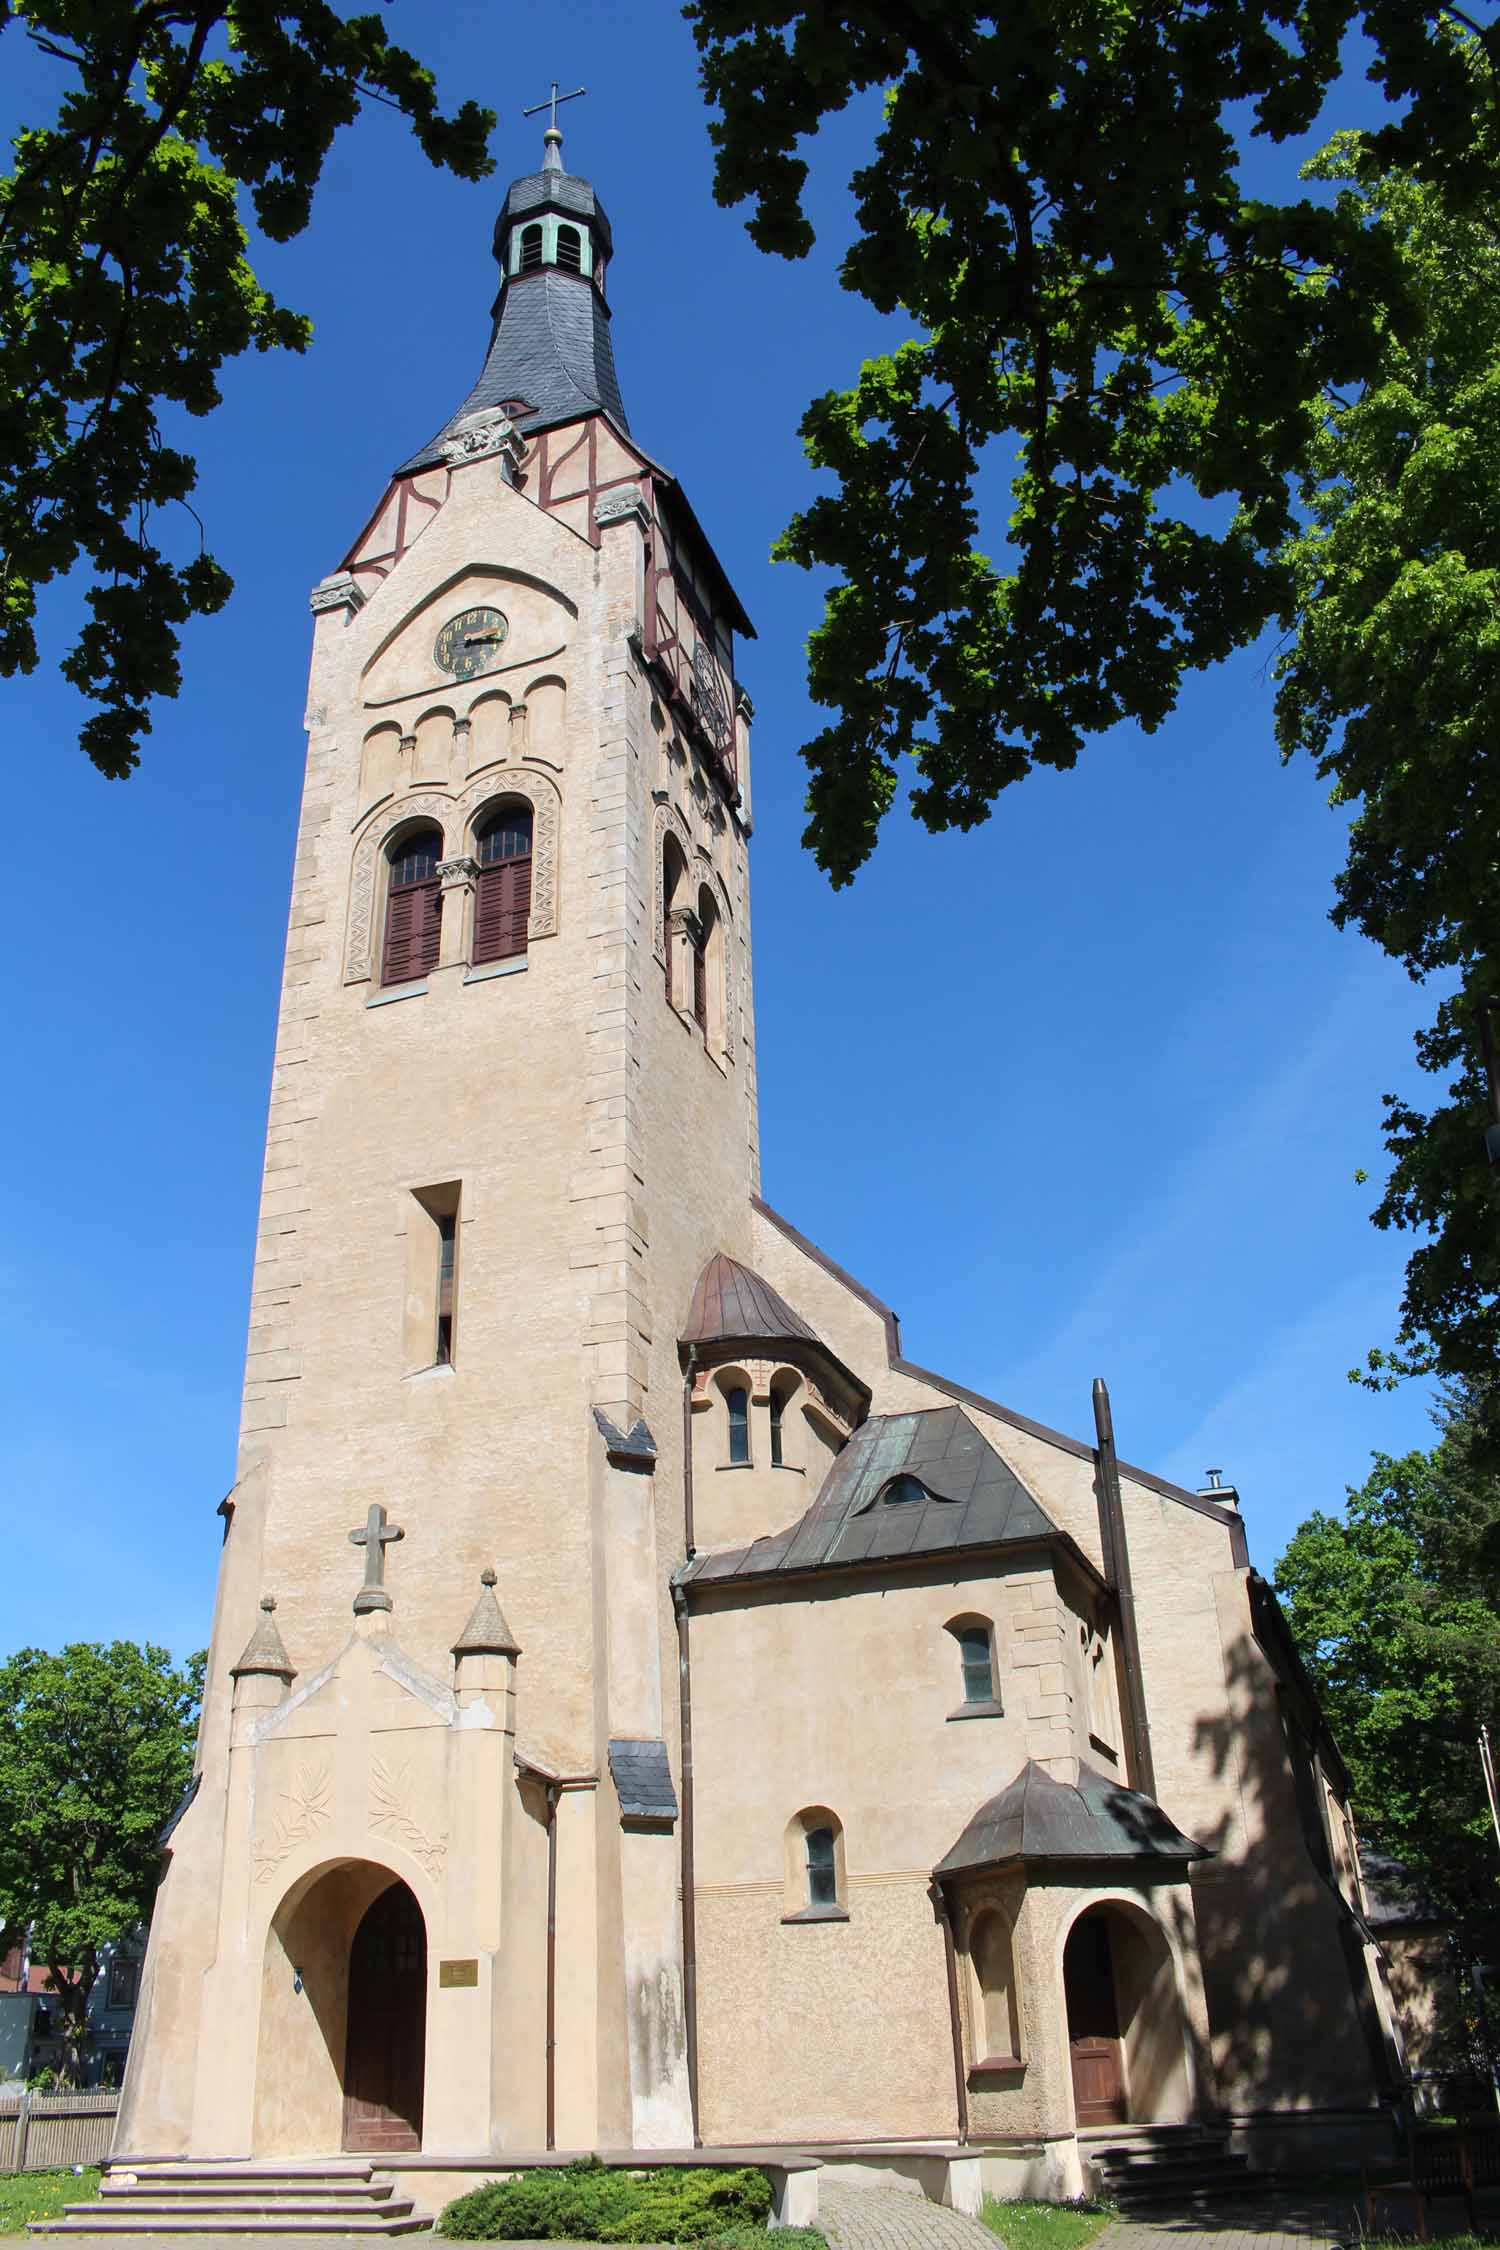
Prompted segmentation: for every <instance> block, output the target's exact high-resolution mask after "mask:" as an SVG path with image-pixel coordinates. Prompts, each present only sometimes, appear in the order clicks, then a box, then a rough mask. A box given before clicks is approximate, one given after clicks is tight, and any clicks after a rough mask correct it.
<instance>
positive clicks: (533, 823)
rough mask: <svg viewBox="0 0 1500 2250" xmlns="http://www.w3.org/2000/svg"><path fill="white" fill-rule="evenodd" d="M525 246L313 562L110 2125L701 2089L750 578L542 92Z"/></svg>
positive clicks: (751, 1144)
mask: <svg viewBox="0 0 1500 2250" xmlns="http://www.w3.org/2000/svg"><path fill="white" fill-rule="evenodd" d="M495 253H496V258H497V261H498V263H499V268H500V284H499V292H498V295H497V298H496V300H495V305H494V308H493V327H492V331H491V337H490V343H489V348H488V351H487V353H486V356H485V360H484V365H483V367H482V369H481V371H480V374H479V377H478V379H477V381H476V382H475V384H474V386H473V388H472V389H471V390H470V392H469V394H468V396H467V398H465V399H464V401H463V403H462V404H461V406H460V407H459V408H458V409H457V411H456V412H455V413H454V414H453V415H452V416H451V417H450V418H449V419H448V420H447V421H446V422H445V423H444V424H443V427H442V428H441V429H440V430H439V431H438V432H437V434H436V436H435V437H434V438H433V439H432V440H431V442H430V443H429V444H427V445H425V446H423V447H422V448H421V450H420V451H418V452H416V453H414V454H412V455H411V456H410V457H409V458H408V459H407V460H405V461H404V462H403V464H402V466H401V467H400V468H398V469H397V470H396V471H395V473H394V475H393V476H392V477H391V478H390V480H389V481H388V483H387V484H386V486H385V488H384V490H383V492H382V493H381V495H380V498H379V500H378V502H377V504H376V506H375V508H374V511H373V513H372V515H371V516H370V519H369V521H368V523H367V524H366V525H365V527H364V529H363V530H362V531H361V532H360V533H359V534H358V536H357V537H356V538H355V539H354V540H353V542H352V544H351V546H350V547H349V549H348V552H347V553H346V554H345V556H344V557H343V559H342V561H341V562H340V564H339V567H338V568H337V569H336V570H334V571H332V572H331V573H330V575H329V576H327V577H326V578H325V579H323V581H322V582H321V583H320V584H319V585H318V586H317V587H316V588H315V589H314V591H313V595H312V608H313V613H314V623H313V636H314V637H313V655H312V667H311V679H310V684H309V690H308V699H307V711H306V726H307V734H308V751H307V769H306V781H305V786H304V791H303V798H302V811H301V821H300V826H299V833H298V841H297V851H296V861H295V866H294V871H293V881H292V897H291V912H290V919H289V927H288V936H287V949H286V963H285V971H284V978H283V987H282V999H281V1013H280V1020H279V1027H278V1034H277V1044H276V1058H275V1067H274V1072H273V1078H272V1088H271V1099H270V1116H269V1126H268V1132H267V1145H266V1163H265V1175H264V1187H263V1192H262V1199H261V1211H260V1226H259V1234H258V1240H257V1247H256V1255H255V1265H254V1274H253V1282H252V1300H251V1316H250V1334H249V1346H248V1353H247V1359H246V1372H245V1389H244V1406H243V1413H242V1420H241V1436H240V1448H239V1456H238V1467H237V1478H236V1482H235V1485H234V1489H233V1491H232V1492H231V1494H230V1495H229V1498H228V1499H227V1500H226V1502H225V1503H224V1506H223V1510H222V1513H223V1515H224V1518H225V1535H224V1548H223V1559H222V1565H221V1572H220V1580H219V1591H218V1597H217V1604H216V1612H215V1619H214V1629H213V1640H212V1647H211V1652H210V1669H209V1679H208V1686H207V1691H206V1700H205V1707H204V1716H203V1721H202V1727H201V1732H200V1742H199V1762H198V1771H197V1777H196V1780H195V1783H194V1791H193V1794H192V1796H191V1798H190V1800H189V1801H188V1802H187V1803H186V1805H185V1806H184V1807H183V1808H182V1810H181V1811H180V1814H179V1816H178V1817H177V1819H176V1821H175V1823H174V1826H173V1829H172V1832H171V1835H170V1838H169V1842H168V1855H169V1856H168V1863H167V1867H166V1872H165V1875H164V1878H163V1884H162V1889H161V1892H160V1895H159V1902H158V1908H157V1912H156V1916H155V1920H154V1923H153V1929H152V1937H151V1947H150V1954H149V1959H148V1965H147V1971H146V1977H145V1981H144V1986H143V1994H142V2002H141V2009H140V2014H139V2017H138V2025H137V2035H136V2045H135V2051H134V2053H133V2055H132V2060H131V2066H130V2073H129V2079H128V2084H127V2088H126V2094H125V2099H124V2106H123V2112H122V2121H121V2130H120V2148H121V2152H122V2153H140V2154H146V2153H160V2154H168V2153H180V2154H184V2155H194V2156H209V2155H212V2156H234V2155H243V2156H254V2157H279V2156H292V2155H297V2156H316V2155H325V2154H336V2153H337V2152H338V2151H339V2150H340V2149H342V2148H354V2149H358V2148H366V2147H379V2148H390V2149H397V2148H418V2147H420V2148H421V2149H422V2150H423V2151H425V2152H427V2153H430V2154H436V2155H449V2156H453V2157H455V2158H457V2157H473V2158H474V2159H475V2160H476V2161H478V2162H483V2161H486V2160H488V2159H491V2158H493V2157H496V2156H499V2155H503V2154H504V2153H505V2152H506V2151H507V2150H510V2149H531V2150H537V2149H541V2148H543V2147H546V2146H556V2147H557V2148H560V2149H567V2148H572V2149H586V2148H591V2147H599V2146H616V2147H619V2146H638V2147H642V2148H646V2147H652V2146H656V2147H661V2146H681V2145H683V2144H685V2143H688V2142H690V2141H691V2138H692V2133H693V2127H694V2120H693V2116H692V2112H691V2101H690V2091H689V2073H688V2068H687V2055H686V2038H687V2034H686V2029H685V2024H686V2016H685V2010H684V1994H683V1945H682V1931H681V1908H680V1902H679V1896H678V1886H679V1849H680V1804H681V1784H682V1778H683V1777H682V1767H681V1746H680V1743H679V1740H678V1722H677V1704H676V1690H675V1677H676V1654H675V1640H674V1631H675V1628H674V1620H673V1613H672V1605H671V1599H670V1593H669V1581H670V1578H671V1574H672V1572H673V1570H674V1569H675V1568H676V1567H677V1566H678V1565H679V1564H680V1563H681V1562H682V1561H683V1559H684V1523H685V1520H686V1519H685V1516H684V1499H685V1475H686V1464H685V1461H684V1449H683V1427H684V1421H685V1412H684V1393H683V1375H682V1369H681V1362H680V1360H679V1356H678V1338H679V1336H680V1335H681V1334H683V1333H684V1330H685V1326H686V1322H687V1315H688V1308H689V1304H690V1301H691V1299H692V1294H693V1286H694V1282H695V1279H696V1277H697V1275H698V1274H699V1272H700V1270H701V1269H702V1267H703V1265H704V1263H705V1260H706V1259H708V1258H709V1257H710V1256H711V1255H712V1254H713V1253H715V1252H717V1251H721V1250H722V1251H727V1252H728V1253H729V1254H731V1255H733V1256H737V1257H742V1258H746V1257H748V1256H749V1254H750V1250H751V1242H750V1227H751V1223H752V1220H751V1197H752V1196H753V1194H754V1193H755V1190H756V1187H757V1152H756V1098H755V1043H754V1017H753V1010H752V1001H751V956H750V923H749V872H748V848H749V837H750V773H749V731H748V730H749V718H750V706H749V702H748V700H747V698H746V696H745V695H744V693H743V691H742V690H741V688H740V687H739V685H738V680H737V674H736V651H737V648H738V645H739V643H740V641H741V640H743V639H744V638H745V637H746V636H747V635H749V634H750V633H751V630H752V629H751V627H750V624H749V621H748V619H747V618H746V617H745V614H744V612H743V610H742V608H741V606H740V603H739V601H738V599H737V598H736V596H735V593H734V591H733V588H732V587H731V586H730V584H729V581H728V579H727V577H726V575H725V573H724V570H723V568H722V567H721V565H720V563H719V562H718V560H717V558H716V556H715V554H714V552H713V549H712V547H711V546H710V544H709V541H708V539H707V537H706V535H705V534H704V532H703V530H702V528H701V527H700V525H699V523H698V521H697V518H696V517H695V515H694V514H693V511H692V509H691V507H690V506H689V504H688V501H687V499H686V497H685V495H684V493H683V492H682V490H681V487H680V486H679V484H678V483H677V480H676V479H675V477H674V476H673V475H672V474H671V473H670V471H668V470H667V469H665V468H663V467H662V465H661V464H660V462H659V461H657V460H656V459H654V458H653V457H652V456H651V455H649V454H647V453H646V452H645V451H644V450H643V449H642V448H641V447H640V446H639V444H638V443H637V442H636V441H635V439H634V438H633V437H632V435H631V432H630V427H629V424H628V422H627V419H626V414H625V408H624V404H623V401H622V398H621V393H620V386H619V382H618V379H617V377H616V372H615V363H614V355H613V347H612V343H611V335H610V311H609V305H608V302H607V299H606V295H605V284H606V280H607V279H611V278H612V268H613V256H614V244H613V239H612V236H611V231H610V226H609V221H608V219H607V217H606V216H605V213H604V210H603V208H602V206H601V205H600V203H599V200H598V198H597V196H596V195H595V193H594V190H593V188H592V186H591V185H590V184H589V182H588V181H587V180H584V179H582V178H580V177H578V176H577V175H576V174H573V173H571V172H569V171H567V170H565V168H564V166H563V161H562V136H561V134H560V133H559V132H558V131H557V130H556V126H555V122H554V124H553V125H552V126H551V127H550V128H549V129H548V131H547V132H546V135H545V139H544V159H543V163H542V166H541V169H540V170H539V171H537V172H534V173H531V174H528V175H527V176H526V177H524V178H521V179H518V180H516V181H514V182H513V183H512V185H511V187H510V190H509V193H508V194H507V196H506V199H505V203H504V206H503V208H502V211H501V214H500V218H499V222H498V224H497V227H496V231H495ZM399 434H400V433H399V432H393V436H396V437H398V438H399ZM549 1901H550V1906H549ZM549 1923H550V1929H551V1933H552V1934H551V1936H550V1937H549ZM387 1958H389V1960H390V1961H395V1960H397V1959H398V1958H399V1961H400V1963H401V1964H402V1966H401V1968H400V1973H399V1976H398V1975H396V1974H395V1972H391V1980H392V1981H391V1990H392V1991H393V1992H397V1991H399V1993H400V1994H401V1995H403V1996H404V1997H402V1998H401V2000H400V2006H401V2007H403V2008H405V2009H406V2010H407V2011H408V2013H409V2019H410V2020H409V2022H407V2023H406V2028H405V2030H404V2032H403V2034H402V2038H401V2040H400V2041H398V2045H399V2046H400V2048H401V2052H402V2055H403V2056H404V2058H405V2059H404V2060H403V2062H402V2064H401V2067H400V2069H399V2070H397V2069H394V2068H392V2069H386V2066H385V2065H383V2064H382V2063H381V2061H380V2058H379V2056H378V2055H377V2054H376V2053H375V2050H374V2048H373V2047H372V2046H371V2044H370V2042H371V2041H372V2040H373V2039H375V2037H376V2034H375V2033H374V2032H372V2031H371V2030H370V2029H369V2026H370V2024H371V2022H372V2021H374V2020H375V2018H374V2017H372V2014H371V2008H372V2002H371V1995H370V1991H369V1990H368V1989H367V1984H368V1980H369V1979H370V1978H372V1977H375V1976H377V1975H379V1974H380V1973H382V1972H381V1971H380V1968H379V1964H380V1963H381V1962H382V1961H386V1960H387ZM395 2004H396V2003H395V2002H394V2001H393V2002H392V2005H393V2006H394V2005H395ZM378 2013H379V2011H378V2010H377V2011H376V2014H377V2016H378ZM380 2020H381V2021H383V2020H384V2018H380ZM414 2057H415V2060H413V2058H414ZM418 2066H420V2067H418ZM383 2070H385V2076H382V2071H383ZM382 2136H383V2137H382Z"/></svg>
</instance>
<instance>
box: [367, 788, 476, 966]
mask: <svg viewBox="0 0 1500 2250" xmlns="http://www.w3.org/2000/svg"><path fill="white" fill-rule="evenodd" d="M389 805H390V800H389V799H383V800H382V803H381V805H380V806H379V807H376V808H372V809H374V810H384V809H385V808H386V807H388V806H389ZM453 811H454V805H453V799H452V798H451V797H449V796H441V797H438V796H431V797H408V798H407V799H406V801H405V803H404V804H402V805H400V806H399V807H396V808H393V809H390V810H387V811H386V817H385V819H384V820H383V821H380V822H375V823H372V824H371V826H370V827H369V828H367V829H366V830H365V833H364V835H363V836H362V837H361V838H360V840H359V842H358V843H357V844H356V845H355V847H354V872H353V874H352V876H351V877H350V881H349V927H348V930H347V932H346V935H345V939H344V982H345V984H362V983H363V982H364V980H365V978H366V977H367V976H368V975H369V973H370V956H371V952H372V949H373V946H374V942H375V939H374V913H375V869H376V866H377V864H378V862H379V858H380V852H381V847H382V846H383V844H384V843H385V840H386V838H387V837H388V836H389V835H390V834H391V831H392V830H393V829H395V828H397V827H399V826H400V825H401V824H402V822H404V821H408V820H412V819H419V818H425V819H428V820H435V821H436V822H437V824H438V826H439V827H440V828H443V829H444V830H445V831H446V830H447V828H448V826H449V825H450V824H451V822H452V818H453Z"/></svg>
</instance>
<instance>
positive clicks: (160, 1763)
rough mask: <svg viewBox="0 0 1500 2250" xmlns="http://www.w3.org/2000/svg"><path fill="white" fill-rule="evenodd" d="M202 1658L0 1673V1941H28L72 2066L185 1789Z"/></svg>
mask: <svg viewBox="0 0 1500 2250" xmlns="http://www.w3.org/2000/svg"><path fill="white" fill-rule="evenodd" d="M203 1663H204V1659H203V1657H202V1655H201V1654H200V1655H197V1656H193V1657H189V1659H188V1660H187V1662H186V1663H185V1664H183V1665H180V1666H179V1665H174V1664H173V1663H172V1661H171V1658H170V1657H169V1655H168V1653H167V1651H166V1650H165V1649H162V1648H153V1647H150V1646H147V1647H144V1648H140V1647H137V1646H136V1645H135V1643H134V1642H131V1641H113V1642H111V1643H109V1644H108V1645H105V1644H103V1643H100V1642H95V1641H75V1642H72V1643H70V1644H69V1646H68V1647H66V1648H64V1649H61V1650H60V1651H59V1652H58V1653H57V1654H56V1655H50V1654H48V1653H47V1652H46V1651H45V1650H43V1649H36V1648H26V1649H22V1650H21V1651H20V1652H19V1653H18V1654H17V1655H15V1656H13V1657H11V1658H10V1659H9V1660H8V1662H6V1663H4V1664H0V1943H3V1945H7V1946H8V1945H10V1944H12V1943H14V1942H16V1941H17V1940H18V1939H19V1938H20V1937H21V1936H22V1935H23V1934H24V1933H26V1932H27V1931H29V1932H30V1943H31V1952H32V1958H33V1959H34V1960H38V1961H42V1962H45V1964H46V1966H47V1968H48V1969H49V1971H50V1972H51V1978H52V1982H53V1985H54V1987H55V1988H56V1991H57V1996H58V2004H59V2008H60V2011H61V2013H62V2017H63V2021H64V2027H65V2036H66V2038H67V2041H68V2045H69V2048H70V2050H71V2061H72V2065H73V2067H74V2069H75V2070H76V2068H77V2063H78V2056H79V2051H80V2049H81V2046H82V2042H83V2038H84V2034H85V2031H86V2028H87V2007H88V1997H89V1992H90V1990H91V1989H92V1986H93V1983H94V1979H95V1977H96V1976H97V1975H98V1973H99V1967H100V1963H101V1959H102V1951H103V1948H104V1946H105V1945H107V1944H111V1943H114V1942H116V1941H118V1940H119V1939H120V1938H123V1937H125V1936H126V1935H127V1934H128V1933H129V1932H130V1931H131V1930H132V1929H134V1928H135V1926H136V1924H137V1923H140V1922H143V1921H146V1920H147V1919H148V1918H149V1916H150V1912H151V1902H152V1899H153V1896H154V1894H155V1890H156V1883H157V1877H158V1875H159V1873H160V1868H161V1850H160V1845H159V1842H158V1839H159V1837H160V1835H161V1832H162V1829H163V1827H164V1826H165V1824H166V1822H167V1821H168V1819H169V1818H170V1817H171V1814H172V1812H173V1810H174V1808H175V1807H176V1805H177V1804H178V1803H179V1801H180V1799H181V1797H182V1794H183V1791H184V1790H185V1789H186V1787H187V1785H188V1781H189V1779H190V1777H191V1774H192V1766H193V1743H194V1738H195V1735H196V1729H197V1716H198V1706H199V1702H200V1700H201V1697H202V1692H203Z"/></svg>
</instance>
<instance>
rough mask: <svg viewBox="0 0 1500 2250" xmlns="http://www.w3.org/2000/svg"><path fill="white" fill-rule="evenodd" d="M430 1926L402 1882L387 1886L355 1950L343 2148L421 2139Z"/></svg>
mask: <svg viewBox="0 0 1500 2250" xmlns="http://www.w3.org/2000/svg"><path fill="white" fill-rule="evenodd" d="M426 2043H427V1930H426V1926H425V1924H424V1923H423V1920H422V1909H421V1908H420V1907H419V1906H418V1904H417V1902H416V1900H415V1899H414V1898H413V1897H412V1894H411V1892H410V1891H409V1890H408V1889H407V1887H406V1885H405V1884H404V1883H392V1885H391V1887H390V1889H389V1890H388V1891H382V1892H381V1894H380V1896H379V1898H378V1899H376V1901H375V1903H374V1905H373V1906H372V1907H370V1908H369V1909H368V1910H367V1912H366V1914H365V1917H364V1920H363V1921H362V1922H361V1923H360V1925H359V1928H358V1929H357V1930H356V1931H355V1933H354V1943H353V1945H352V1946H351V1947H350V1949H349V2031H348V2038H347V2041H346V2043H345V2051H344V2146H345V2148H346V2149H403V2148H420V2147H421V2145H422V2077H423V2066H424V2061H425V2049H426Z"/></svg>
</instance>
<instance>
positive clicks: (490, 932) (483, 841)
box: [473, 805, 531, 963]
mask: <svg viewBox="0 0 1500 2250" xmlns="http://www.w3.org/2000/svg"><path fill="white" fill-rule="evenodd" d="M474 857H475V858H476V860H477V861H478V862H479V880H478V882H477V883H476V885H475V888H474V951H473V958H474V960H475V962H476V963H478V962H481V961H509V960H511V959H513V958H514V957H515V956H516V955H517V954H521V953H524V952H525V951H526V924H527V922H528V920H529V919H530V915H531V807H530V806H529V805H503V806H502V807H501V808H500V810H499V811H498V812H494V813H490V814H488V815H487V816H486V818H485V819H484V820H483V821H482V822H481V824H480V827H479V829H478V832H477V833H476V835H475V838H474Z"/></svg>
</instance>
